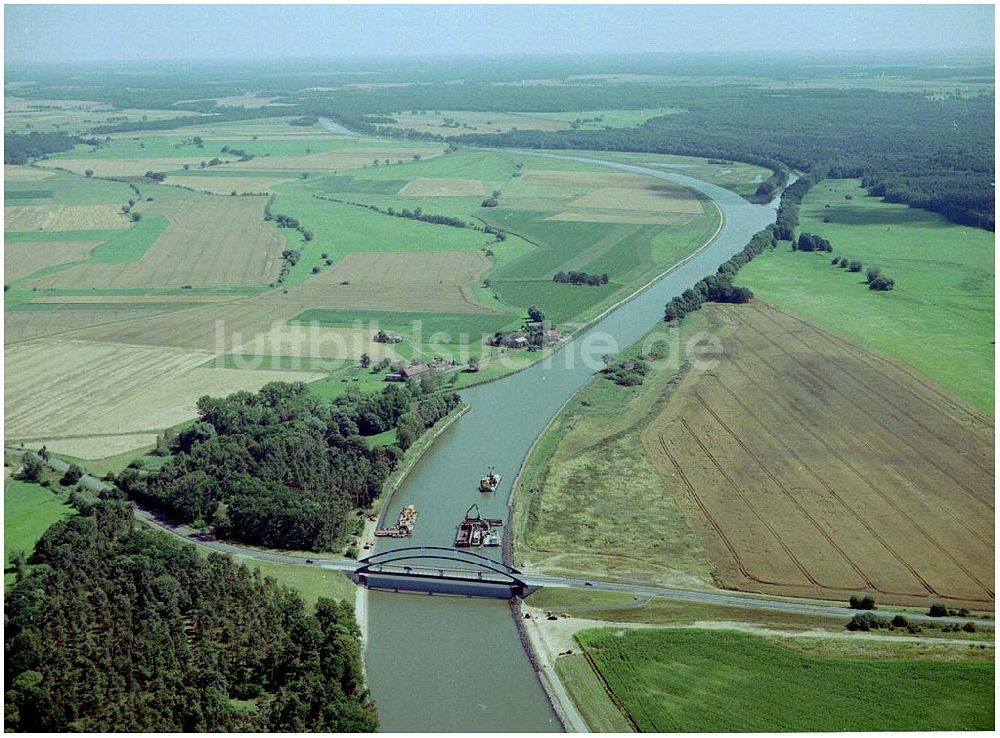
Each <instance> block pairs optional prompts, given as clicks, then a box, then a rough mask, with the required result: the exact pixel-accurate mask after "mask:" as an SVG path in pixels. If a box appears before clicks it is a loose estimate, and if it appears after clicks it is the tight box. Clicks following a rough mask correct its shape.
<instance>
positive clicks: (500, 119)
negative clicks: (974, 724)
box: [388, 108, 683, 136]
mask: <svg viewBox="0 0 1000 738" xmlns="http://www.w3.org/2000/svg"><path fill="white" fill-rule="evenodd" d="M679 112H683V111H681V110H679V109H678V108H650V109H643V110H584V111H580V112H571V113H561V112H555V113H551V112H550V113H521V112H518V113H515V112H502V113H501V112H483V111H475V110H425V111H416V110H410V111H405V112H401V113H397V114H393V115H392V116H391V117H392V118H393V119H394V120H395V121H396V122H395V123H390V124H388V126H389V127H390V128H401V129H410V130H415V131H420V132H422V133H436V134H438V135H440V136H455V135H458V134H461V133H473V132H477V133H505V132H507V131H510V130H514V129H520V130H526V131H568V130H571V129H574V130H597V129H601V128H604V127H605V126H611V127H612V128H630V127H634V126H638V125H642V124H643V123H645V122H646V121H647V120H649V119H650V118H655V117H656V116H659V115H670V114H672V113H679Z"/></svg>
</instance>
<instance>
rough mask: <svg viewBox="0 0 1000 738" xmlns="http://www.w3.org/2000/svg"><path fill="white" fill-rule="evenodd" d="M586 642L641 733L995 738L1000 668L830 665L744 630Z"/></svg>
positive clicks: (604, 634) (640, 634) (847, 661)
mask: <svg viewBox="0 0 1000 738" xmlns="http://www.w3.org/2000/svg"><path fill="white" fill-rule="evenodd" d="M577 639H578V641H579V642H580V643H581V645H582V646H583V647H584V649H585V651H586V652H587V654H588V655H589V656H590V657H591V659H593V661H594V663H595V664H596V666H597V668H598V670H599V671H600V673H601V675H602V677H603V678H604V679H605V680H606V681H607V683H608V685H609V686H610V689H611V691H612V692H613V693H614V695H615V696H616V697H617V699H618V700H619V701H620V702H621V704H622V705H624V707H625V709H626V711H627V712H628V714H629V716H630V717H631V718H632V720H634V721H635V723H636V724H637V725H638V727H639V729H640V730H642V731H647V732H648V731H652V732H696V731H716V732H727V731H736V732H768V731H774V732H781V731H858V730H991V729H992V727H993V723H994V705H993V679H994V671H995V670H994V666H993V665H992V664H985V663H938V662H929V661H920V660H902V661H900V660H867V659H851V658H828V657H817V656H811V655H807V654H803V653H800V652H797V651H794V650H792V649H789V648H785V647H782V646H780V645H775V644H773V643H771V642H769V641H768V640H765V639H763V638H759V637H756V636H752V635H747V634H745V633H738V632H735V631H705V630H690V629H661V630H631V631H626V632H621V631H618V632H616V631H615V630H613V629H601V630H587V631H583V632H580V633H578V634H577Z"/></svg>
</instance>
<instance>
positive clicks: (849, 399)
mask: <svg viewBox="0 0 1000 738" xmlns="http://www.w3.org/2000/svg"><path fill="white" fill-rule="evenodd" d="M745 325H747V326H748V327H749V328H750V329H751V330H753V331H754V332H755V333H757V334H758V335H759V336H761V337H762V338H765V339H767V335H766V334H765V333H764V332H763V331H761V330H760V329H759V328H758V327H757V326H754V325H752V324H750V323H745ZM785 332H786V333H788V334H789V335H791V336H792V337H795V336H794V334H792V333H790V332H789V331H785ZM800 342H801V341H800ZM773 345H775V346H778V348H779V349H780V350H781V352H782V353H783V354H785V355H786V356H787V357H788V358H789V359H790V360H791V361H793V362H794V363H796V364H798V365H799V366H800V367H801V368H802V370H803V371H804V372H806V373H807V374H809V375H811V376H812V377H813V378H814V379H815V380H816V381H818V382H819V383H820V384H822V385H823V386H825V387H827V388H829V389H830V390H832V391H833V392H834V393H836V394H837V395H838V396H839V397H841V398H843V399H844V401H845V402H846V403H847V404H849V405H851V406H853V407H854V408H856V409H857V410H859V411H860V412H862V413H864V414H865V415H867V416H868V417H869V418H870V419H871V420H872V422H874V423H875V424H877V425H878V426H880V427H881V428H882V429H883V430H884V431H885V432H886V433H888V434H889V435H893V436H896V437H897V438H899V440H900V441H901V442H902V443H903V444H905V445H906V446H908V447H909V448H910V450H911V451H913V453H914V454H915V455H916V456H917V457H918V458H923V459H924V460H925V461H926V462H927V463H928V464H930V465H931V466H933V467H934V468H935V469H937V470H938V472H940V474H941V475H942V476H944V477H946V478H948V479H949V480H951V481H952V482H953V483H954V484H955V485H956V486H957V487H959V488H961V489H962V490H963V491H965V492H966V493H967V494H969V495H970V496H971V497H972V498H973V499H975V500H976V501H977V502H981V503H983V504H985V505H986V506H987V507H989V509H990V510H991V511H992V510H993V509H994V506H993V504H992V503H990V502H989V501H987V500H984V499H983V497H982V496H981V495H979V494H977V493H976V492H975V491H974V490H972V489H970V488H969V487H968V486H967V485H966V484H965V483H964V482H962V481H961V480H960V479H958V478H956V477H955V476H954V475H953V474H951V473H950V472H948V471H947V470H945V469H944V468H942V467H941V465H940V464H938V463H937V462H936V461H934V459H933V458H931V457H930V456H928V455H927V454H926V453H925V452H924V451H922V450H921V449H919V448H917V447H916V446H914V445H913V443H912V442H911V441H909V440H907V439H906V438H904V437H902V436H899V435H898V434H896V433H895V432H894V431H893V430H892V429H891V428H889V427H888V426H887V425H886V424H885V423H883V422H882V421H881V420H879V418H878V416H877V415H875V414H872V413H871V412H870V411H869V410H868V409H866V408H864V407H862V406H861V405H860V404H858V403H857V402H856V401H855V400H854V399H853V398H852V397H851V396H850V395H849V394H847V393H845V392H844V391H843V390H841V389H839V388H838V387H837V386H836V385H834V384H832V383H831V382H830V381H829V380H827V379H825V378H824V377H822V376H821V375H819V374H818V373H817V372H816V371H815V370H814V369H812V368H810V367H809V366H808V365H806V364H805V363H803V362H802V361H801V360H800V359H799V358H798V357H796V356H795V354H794V353H792V352H791V351H788V350H787V349H786V348H784V347H782V346H779V345H778V344H773ZM806 346H807V347H808V348H809V349H810V351H812V352H815V349H814V348H813V347H812V346H808V344H806ZM755 354H756V352H755ZM756 355H757V356H758V358H760V360H761V361H762V362H763V363H764V364H766V365H767V366H769V367H770V368H771V369H772V371H775V372H776V374H777V375H779V376H780V372H777V370H775V368H774V366H773V365H772V364H770V363H769V362H768V361H766V360H765V359H763V358H762V357H760V355H759V354H756ZM825 361H827V363H829V361H828V360H825ZM855 381H857V380H855ZM859 384H861V386H865V385H864V384H862V383H859ZM866 389H868V388H867V387H866ZM869 391H870V390H869Z"/></svg>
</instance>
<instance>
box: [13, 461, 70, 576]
mask: <svg viewBox="0 0 1000 738" xmlns="http://www.w3.org/2000/svg"><path fill="white" fill-rule="evenodd" d="M7 471H8V470H7V469H5V470H4V472H5V475H4V487H3V520H4V523H3V567H4V585H5V586H7V585H10V584H11V582H12V581H13V574H9V573H7V571H8V568H9V567H10V557H11V554H12V553H13V552H15V551H17V552H20V553H23V554H26V555H30V554H31V552H32V550H34V548H35V543H36V542H37V541H38V539H39V538H41V537H42V533H44V532H45V531H46V530H47V529H48V527H49V526H50V525H52V524H53V523H55V522H57V521H59V520H62V519H63V518H66V517H69V516H70V515H72V514H73V512H74V511H73V508H71V507H70V506H69V505H68V504H67V495H66V494H65V493H63V492H62V491H61V488H59V487H58V485H56V487H55V488H53V489H46V488H45V487H43V486H41V485H40V484H35V483H33V482H22V481H20V480H18V479H11V478H8V477H7V476H6V472H7Z"/></svg>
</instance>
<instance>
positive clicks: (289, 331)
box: [233, 325, 402, 366]
mask: <svg viewBox="0 0 1000 738" xmlns="http://www.w3.org/2000/svg"><path fill="white" fill-rule="evenodd" d="M374 337H375V332H374V331H372V330H369V329H367V328H314V327H310V326H299V325H281V326H275V327H274V328H272V329H271V330H270V331H268V332H266V333H259V334H257V335H256V336H254V337H253V338H252V339H251V340H249V341H247V342H246V343H245V344H243V345H242V346H240V347H239V348H238V349H237V350H234V351H233V353H234V354H239V355H242V356H245V357H248V361H249V360H250V357H261V356H297V357H301V358H305V357H311V358H315V359H350V360H356V359H360V358H361V354H368V355H369V356H370V357H371V359H372V361H380V360H381V359H389V360H390V361H399V360H400V359H401V358H402V357H401V356H400V355H399V354H397V353H396V352H395V351H394V350H393V349H392V346H391V345H388V344H384V343H376V342H375V341H374V340H372V339H374ZM265 366H266V364H265Z"/></svg>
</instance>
